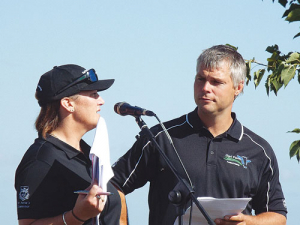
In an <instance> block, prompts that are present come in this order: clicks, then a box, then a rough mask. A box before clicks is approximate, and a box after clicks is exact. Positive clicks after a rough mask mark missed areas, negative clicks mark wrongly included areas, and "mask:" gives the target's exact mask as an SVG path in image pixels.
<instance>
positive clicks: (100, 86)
mask: <svg viewBox="0 0 300 225" xmlns="http://www.w3.org/2000/svg"><path fill="white" fill-rule="evenodd" d="M114 82H115V80H114V79H108V80H98V81H96V82H94V83H91V84H89V85H88V86H86V87H84V88H82V89H81V91H93V90H97V91H104V90H106V89H108V88H110V86H111V85H112V84H113V83H114Z"/></svg>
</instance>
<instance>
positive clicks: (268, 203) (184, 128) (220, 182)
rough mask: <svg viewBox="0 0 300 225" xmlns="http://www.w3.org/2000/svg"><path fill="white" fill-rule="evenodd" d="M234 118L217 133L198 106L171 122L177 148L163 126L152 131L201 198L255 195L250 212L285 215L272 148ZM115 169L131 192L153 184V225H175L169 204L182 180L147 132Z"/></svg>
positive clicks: (116, 178) (117, 180)
mask: <svg viewBox="0 0 300 225" xmlns="http://www.w3.org/2000/svg"><path fill="white" fill-rule="evenodd" d="M232 117H233V119H234V121H233V123H232V125H231V127H230V128H229V130H228V131H227V132H225V133H223V134H221V135H219V136H217V137H213V136H212V134H211V133H210V132H209V131H208V130H207V129H206V128H205V127H204V125H203V123H202V122H201V120H200V118H199V116H198V114H197V109H195V110H194V111H193V112H191V113H189V114H187V115H184V116H182V117H180V118H177V119H174V120H172V121H169V122H166V123H165V126H166V128H167V129H168V132H169V134H170V136H171V137H172V140H173V143H174V147H173V146H172V144H170V141H169V140H168V139H167V136H166V135H165V133H164V132H162V129H161V127H160V126H159V125H158V126H155V127H153V128H151V131H152V132H153V134H154V135H155V137H156V141H157V142H158V144H159V145H160V147H161V148H162V149H163V151H164V153H165V154H166V155H167V157H168V158H169V159H170V161H171V162H172V164H173V165H174V167H175V168H176V170H177V171H178V173H179V174H180V176H181V177H183V178H184V179H185V180H187V181H188V182H189V183H190V184H191V186H192V187H193V188H194V191H195V196H196V197H202V196H210V197H215V198H243V197H250V198H252V200H251V201H250V203H249V204H248V206H247V208H246V210H245V211H244V213H245V214H251V210H252V209H253V210H254V211H255V213H256V214H259V213H262V212H268V211H272V212H277V213H280V214H282V215H286V213H287V211H286V207H285V204H284V196H283V193H282V190H281V185H280V182H279V171H278V165H277V161H276V157H275V154H274V152H273V150H272V148H271V146H270V145H269V144H268V143H267V142H266V141H265V140H264V139H262V138H261V137H259V136H258V135H256V134H255V133H253V132H252V131H250V130H249V129H247V128H246V127H244V126H242V125H241V123H240V122H239V121H238V120H237V119H236V118H235V114H234V113H233V114H232ZM179 159H180V160H179ZM181 162H182V163H181ZM182 165H184V168H185V169H184V168H183V166H182ZM113 169H114V173H115V176H114V178H113V179H112V182H113V183H115V184H116V185H118V186H119V187H120V188H121V190H123V192H124V193H126V194H128V193H130V192H132V191H133V190H134V189H136V188H139V187H141V186H143V185H144V184H145V183H146V182H148V181H149V182H150V190H149V198H148V201H149V209H150V213H149V224H150V225H154V224H164V225H168V224H174V221H175V219H176V213H175V211H176V209H175V206H174V205H173V204H171V203H169V200H168V194H169V192H170V191H171V190H173V188H174V187H175V185H176V184H177V179H176V178H175V177H174V176H173V174H172V172H171V171H170V169H169V168H168V166H167V165H166V163H165V160H164V159H163V158H162V157H161V156H160V154H159V152H158V151H157V150H156V149H155V148H153V146H152V144H150V142H149V140H148V137H147V136H145V135H143V134H141V136H140V138H138V140H137V141H136V143H135V144H134V145H133V147H132V148H131V149H130V150H129V151H128V152H127V153H126V154H125V155H124V156H123V157H121V158H120V159H119V160H118V161H117V162H116V163H115V165H114V166H113ZM185 170H186V172H185ZM195 210H198V209H195Z"/></svg>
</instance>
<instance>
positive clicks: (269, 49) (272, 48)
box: [266, 44, 278, 53]
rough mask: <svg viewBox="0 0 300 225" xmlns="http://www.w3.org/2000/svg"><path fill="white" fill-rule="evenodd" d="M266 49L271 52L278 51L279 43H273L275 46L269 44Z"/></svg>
mask: <svg viewBox="0 0 300 225" xmlns="http://www.w3.org/2000/svg"><path fill="white" fill-rule="evenodd" d="M266 51H267V52H269V53H273V52H276V51H278V45H276V44H275V45H273V46H268V47H267V48H266Z"/></svg>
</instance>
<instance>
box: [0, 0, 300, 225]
mask: <svg viewBox="0 0 300 225" xmlns="http://www.w3.org/2000/svg"><path fill="white" fill-rule="evenodd" d="M0 11H1V13H0V21H1V25H0V27H1V29H0V30H1V31H0V32H1V35H0V43H1V45H0V52H1V54H0V67H1V87H2V90H3V92H2V93H3V94H4V96H3V95H2V97H1V98H0V102H1V110H0V116H1V119H0V127H1V130H0V137H1V144H2V148H1V151H0V171H1V172H2V173H1V177H0V179H1V186H0V191H1V193H2V195H3V196H2V200H1V205H0V212H2V217H1V221H2V223H3V224H17V216H16V198H15V190H14V173H15V169H16V167H17V165H18V163H19V161H20V160H21V158H22V156H23V154H24V152H25V151H26V149H27V148H28V147H29V145H30V144H31V143H32V142H33V140H34V139H35V138H36V136H37V134H36V131H35V130H34V125H33V124H34V121H35V118H36V116H37V114H38V112H39V106H38V104H37V102H36V101H35V98H34V92H35V88H36V85H37V82H38V79H39V77H40V76H41V75H42V74H43V73H44V72H46V71H48V70H50V69H51V68H52V67H53V66H55V65H62V64H67V63H74V64H79V65H81V66H83V67H85V68H94V69H95V70H96V71H97V73H98V75H99V77H100V78H102V79H105V78H114V79H116V81H115V84H114V85H113V86H112V87H111V88H110V89H109V90H107V91H105V92H103V93H101V96H102V97H103V98H104V100H105V101H106V103H105V105H104V106H103V107H102V111H101V115H102V116H103V117H104V118H105V120H106V123H107V126H108V131H109V136H110V147H111V161H112V163H113V162H114V161H116V160H117V159H118V157H120V156H121V155H122V154H124V153H125V152H126V151H127V149H129V148H130V147H131V145H132V144H133V142H134V140H135V138H134V137H135V135H136V134H137V133H138V132H139V127H138V126H137V125H136V123H135V120H134V118H133V117H131V116H125V117H122V116H119V115H117V114H115V113H114V111H113V106H114V104H115V103H117V102H121V101H126V102H128V103H130V104H132V105H138V106H141V107H144V108H147V109H150V110H152V111H154V112H155V113H156V114H157V115H158V117H159V118H160V120H162V121H166V120H169V119H173V118H175V117H178V116H181V115H183V114H186V113H188V112H190V111H192V110H193V109H194V107H195V103H194V100H193V80H194V76H195V67H196V59H197V57H198V56H199V54H200V53H201V52H202V50H204V49H206V48H208V47H211V46H212V45H216V44H226V43H229V44H232V45H234V46H238V48H239V52H240V53H241V54H242V55H243V56H244V58H245V59H250V58H253V57H255V58H256V60H257V61H259V62H262V63H266V58H267V57H269V56H270V55H269V54H268V53H267V52H266V51H265V49H266V47H267V46H269V45H273V44H278V45H279V46H280V50H282V51H283V52H285V53H287V52H289V51H298V52H299V51H300V50H299V46H300V38H298V39H292V37H293V36H294V35H295V34H296V33H297V32H299V24H293V23H292V24H288V23H287V22H285V21H284V20H283V19H282V18H281V16H282V14H283V12H284V8H283V7H282V6H280V5H279V4H278V3H274V4H273V3H272V1H271V0H265V1H261V0H244V1H240V0H230V1H229V0H227V1H226V0H215V1H201V0H190V1H174V0H173V1H171V0H161V1H157V0H152V1H149V0H146V1H136V0H131V1H121V0H115V1H99V0H98V1H96V0H91V1H90V0H86V1H83V0H77V1H74V0H73V1H71V0H65V1H61V0H60V1H58V0H52V1H40V0H39V1H38V0H36V1H33V0H28V1H15V0H2V1H1V2H0ZM256 68H259V67H256ZM256 68H255V69H256ZM299 102H300V95H299V83H297V81H296V80H292V81H291V83H290V84H289V85H288V86H287V87H286V89H285V90H281V91H280V92H279V94H278V96H275V95H274V94H273V93H271V95H270V96H269V97H268V96H267V95H266V92H265V89H264V86H263V85H262V86H260V87H258V88H257V89H255V88H254V86H253V84H250V85H249V86H247V87H245V90H244V94H243V95H242V96H240V97H238V99H237V100H236V102H235V103H234V111H235V112H236V113H237V117H238V119H239V120H240V121H241V122H242V123H243V125H245V126H247V127H248V128H249V129H251V130H253V131H254V132H256V133H257V134H259V135H261V136H262V137H264V138H265V139H266V140H267V141H268V142H269V143H270V144H271V145H272V147H273V149H274V151H275V153H276V155H277V158H278V162H279V166H280V178H281V183H282V187H283V190H284V193H285V196H286V201H287V205H288V209H289V214H288V225H295V224H297V223H298V216H297V215H298V202H299V200H300V198H299V194H298V187H299V186H300V173H299V167H300V165H299V164H298V162H297V161H296V159H295V158H292V159H290V158H289V155H288V152H289V145H290V144H291V142H292V141H294V140H296V139H300V138H299V135H296V134H290V133H287V131H290V130H292V129H294V128H296V127H300V124H299V109H300V106H299ZM145 122H146V123H147V124H148V126H152V125H154V124H156V123H157V121H156V120H155V119H154V118H145ZM93 135H94V133H93V132H90V133H89V134H87V135H85V137H84V139H85V140H86V141H87V142H88V143H90V144H92V140H93ZM147 189H148V186H146V187H144V188H141V189H140V190H137V191H135V192H134V193H133V194H130V195H128V196H127V201H128V206H129V213H130V214H129V215H130V220H131V224H132V225H137V224H147V215H148V210H147ZM12 221H13V222H12Z"/></svg>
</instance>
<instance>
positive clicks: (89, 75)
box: [55, 69, 98, 95]
mask: <svg viewBox="0 0 300 225" xmlns="http://www.w3.org/2000/svg"><path fill="white" fill-rule="evenodd" d="M85 80H89V81H90V82H96V81H98V76H97V74H96V71H95V70H94V69H90V70H85V71H83V75H82V76H81V77H79V78H77V79H76V80H74V81H73V82H72V83H70V84H68V85H67V86H65V87H64V88H63V89H61V90H59V91H58V92H56V94H55V95H58V94H60V93H62V92H63V91H65V90H67V89H68V88H70V87H72V86H74V85H76V84H78V83H80V82H82V81H85Z"/></svg>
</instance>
